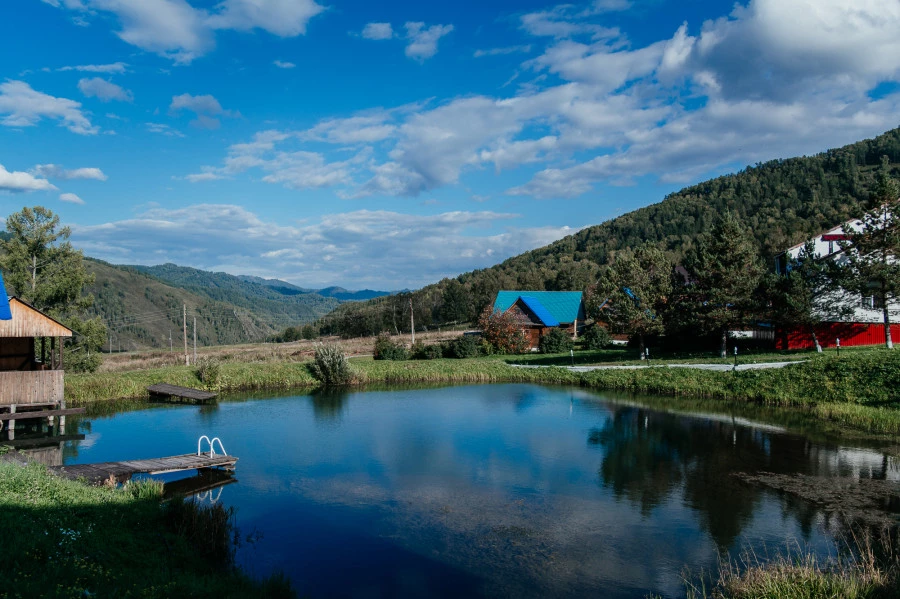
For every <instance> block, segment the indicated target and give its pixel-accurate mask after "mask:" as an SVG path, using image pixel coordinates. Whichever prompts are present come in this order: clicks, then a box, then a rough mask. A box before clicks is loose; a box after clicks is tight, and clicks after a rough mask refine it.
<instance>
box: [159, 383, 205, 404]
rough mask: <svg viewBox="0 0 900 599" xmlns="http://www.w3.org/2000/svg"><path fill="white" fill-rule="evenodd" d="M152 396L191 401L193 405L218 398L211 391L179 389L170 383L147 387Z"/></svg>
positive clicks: (188, 388)
mask: <svg viewBox="0 0 900 599" xmlns="http://www.w3.org/2000/svg"><path fill="white" fill-rule="evenodd" d="M147 391H149V392H150V395H153V396H155V397H164V398H168V399H176V400H182V401H189V402H192V403H207V402H210V401H212V400H214V399H215V398H216V394H215V393H210V392H209V391H201V390H200V389H192V388H190V387H179V386H178V385H170V384H169V383H157V384H155V385H150V386H149V387H147Z"/></svg>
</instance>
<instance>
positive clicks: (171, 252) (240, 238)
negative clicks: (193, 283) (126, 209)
mask: <svg viewBox="0 0 900 599" xmlns="http://www.w3.org/2000/svg"><path fill="white" fill-rule="evenodd" d="M517 218H518V216H517V215H515V214H504V213H496V212H447V213H443V214H436V215H430V216H421V215H411V214H403V213H398V212H389V211H369V210H359V211H354V212H347V213H341V214H331V215H326V216H323V217H321V219H320V220H318V221H317V222H315V223H308V224H304V225H286V224H284V221H283V220H282V221H279V222H276V221H267V220H264V219H263V218H261V217H260V216H258V215H257V214H254V213H252V212H250V211H248V210H246V209H245V208H241V207H239V206H233V205H209V204H207V205H199V206H187V207H185V208H182V209H177V210H168V209H162V208H156V209H153V210H150V211H148V212H145V213H144V214H141V215H139V216H138V217H137V218H134V219H130V220H124V221H117V222H110V223H106V224H101V225H94V226H73V235H72V238H73V241H74V242H76V243H77V244H78V246H79V247H82V248H84V249H85V251H86V252H87V253H89V254H90V255H91V256H95V257H98V258H102V259H106V260H110V261H113V262H120V263H130V264H135V263H138V264H158V263H160V262H165V261H171V262H175V263H178V264H185V265H191V266H195V267H198V268H206V269H213V270H224V271H226V272H231V273H234V274H255V275H260V276H267V277H278V278H281V279H285V280H288V281H293V282H296V283H299V284H303V285H306V286H327V285H333V284H343V285H349V284H351V283H352V285H353V286H354V287H373V288H381V289H395V288H398V287H417V286H420V285H423V284H426V283H430V282H433V281H435V280H439V279H440V278H443V277H445V276H455V275H456V274H458V273H459V272H463V271H466V270H471V269H473V268H481V267H484V266H488V265H491V264H495V263H496V262H498V261H500V260H503V259H505V258H507V257H510V256H513V255H516V254H518V253H521V252H522V251H525V250H527V249H531V248H533V247H537V246H540V245H544V244H547V243H550V242H552V241H555V240H556V239H559V238H561V237H563V236H565V235H568V234H571V233H573V232H574V230H572V229H569V228H567V227H538V228H515V227H512V226H505V227H504V226H502V224H503V223H507V224H511V223H513V222H514V221H515V220H516V219H517ZM498 226H500V229H499V230H498V229H497V228H496V227H498Z"/></svg>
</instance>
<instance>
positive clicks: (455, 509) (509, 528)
mask: <svg viewBox="0 0 900 599" xmlns="http://www.w3.org/2000/svg"><path fill="white" fill-rule="evenodd" d="M292 488H293V489H294V491H295V492H297V493H299V494H300V495H302V496H303V497H304V498H306V499H310V500H313V501H316V502H318V503H321V504H337V505H344V506H348V507H379V508H381V509H382V512H383V513H384V522H382V524H381V526H380V528H381V529H382V530H383V534H385V535H387V536H390V537H391V538H392V539H393V540H394V541H395V542H397V543H398V544H400V545H402V546H403V547H404V549H407V550H410V551H414V552H416V553H419V554H422V555H428V556H430V557H438V558H439V559H440V560H441V561H444V562H446V563H448V564H450V565H453V566H455V567H459V568H463V569H465V570H466V571H470V572H475V573H483V572H490V573H491V574H492V575H491V577H490V578H491V579H492V580H494V581H495V583H493V584H497V585H500V586H498V587H497V588H489V589H487V592H488V594H494V593H499V594H522V595H526V596H535V595H542V594H580V593H583V592H587V591H589V590H591V589H594V590H596V589H598V588H602V589H604V590H608V591H609V593H610V596H613V595H615V591H616V590H617V589H618V590H619V591H623V592H624V591H625V590H626V589H631V590H632V591H635V590H640V589H648V588H652V589H654V590H656V591H659V592H665V593H669V594H677V593H679V592H681V582H680V578H679V573H680V571H681V568H682V567H683V565H684V563H686V562H687V563H693V564H703V565H704V566H705V567H707V568H710V567H712V566H713V561H714V556H715V549H714V546H713V545H712V544H711V543H710V542H709V541H707V540H704V539H702V538H699V537H700V535H699V534H697V535H696V537H694V536H691V535H680V536H673V537H671V538H669V539H661V538H660V537H659V529H658V526H657V524H656V523H654V522H649V521H647V520H646V519H644V518H642V517H641V516H640V515H639V514H637V513H636V512H635V511H634V510H632V509H630V508H629V507H628V506H627V505H625V504H620V503H610V502H604V503H598V502H597V501H596V500H593V499H588V498H581V497H574V496H565V495H558V496H547V495H530V496H527V497H519V498H514V496H513V495H511V494H509V493H504V492H500V491H490V490H485V489H479V488H476V487H472V488H465V489H459V488H457V487H454V486H452V485H442V484H439V483H437V482H435V481H427V482H424V481H423V482H422V483H421V484H410V485H409V486H403V487H401V488H396V489H393V490H388V489H387V488H385V487H384V486H382V485H380V484H377V483H375V482H373V481H370V480H365V479H364V478H362V477H354V478H353V479H347V478H345V477H341V478H337V479H330V480H325V481H323V480H321V479H302V480H296V481H294V482H293V484H292ZM657 517H658V518H661V519H664V520H665V521H666V522H668V523H669V525H674V526H677V527H679V528H682V529H683V530H689V529H692V528H693V529H695V528H696V525H695V524H694V523H693V518H692V517H691V516H690V515H689V514H686V513H685V512H684V510H681V509H680V508H679V505H678V502H672V503H670V504H667V505H665V506H663V507H662V508H661V509H660V512H659V514H658V515H657ZM498 573H500V574H502V575H499V576H498ZM496 581H503V582H502V583H500V582H496ZM504 585H505V586H504Z"/></svg>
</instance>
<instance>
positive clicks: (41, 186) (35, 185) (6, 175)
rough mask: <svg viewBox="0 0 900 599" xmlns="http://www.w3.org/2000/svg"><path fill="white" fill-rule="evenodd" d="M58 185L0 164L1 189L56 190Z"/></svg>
mask: <svg viewBox="0 0 900 599" xmlns="http://www.w3.org/2000/svg"><path fill="white" fill-rule="evenodd" d="M54 190H56V187H55V186H54V185H53V184H52V183H50V181H47V180H46V179H39V178H37V177H35V176H34V175H32V174H30V173H24V172H22V171H12V172H10V171H8V170H6V169H5V168H4V167H3V165H2V164H0V191H8V192H13V193H15V192H22V191H54Z"/></svg>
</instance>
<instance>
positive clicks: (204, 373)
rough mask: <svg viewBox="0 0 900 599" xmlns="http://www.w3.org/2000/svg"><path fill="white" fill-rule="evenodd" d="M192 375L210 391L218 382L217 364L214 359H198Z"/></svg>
mask: <svg viewBox="0 0 900 599" xmlns="http://www.w3.org/2000/svg"><path fill="white" fill-rule="evenodd" d="M194 374H195V375H197V378H198V379H200V382H201V383H203V384H204V385H206V388H207V389H212V388H213V387H215V386H216V383H218V382H219V362H218V360H216V359H215V358H200V359H199V360H197V363H196V364H195V368H194Z"/></svg>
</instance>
